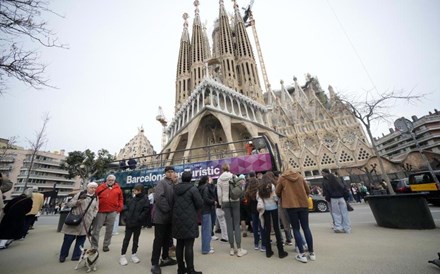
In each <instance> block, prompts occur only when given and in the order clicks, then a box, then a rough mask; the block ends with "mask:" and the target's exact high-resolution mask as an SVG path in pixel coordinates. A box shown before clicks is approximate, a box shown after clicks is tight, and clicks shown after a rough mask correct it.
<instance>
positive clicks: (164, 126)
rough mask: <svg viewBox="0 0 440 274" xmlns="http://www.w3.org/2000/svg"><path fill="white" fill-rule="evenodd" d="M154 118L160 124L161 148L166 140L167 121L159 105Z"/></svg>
mask: <svg viewBox="0 0 440 274" xmlns="http://www.w3.org/2000/svg"><path fill="white" fill-rule="evenodd" d="M156 120H157V121H159V123H160V124H161V125H162V140H161V146H162V148H164V147H165V144H166V142H167V125H168V121H167V118H166V117H165V115H164V114H163V110H162V107H161V106H159V114H158V115H157V116H156Z"/></svg>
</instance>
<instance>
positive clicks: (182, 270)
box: [177, 268, 187, 274]
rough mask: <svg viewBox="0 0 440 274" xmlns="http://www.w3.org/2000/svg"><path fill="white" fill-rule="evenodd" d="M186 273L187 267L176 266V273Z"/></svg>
mask: <svg viewBox="0 0 440 274" xmlns="http://www.w3.org/2000/svg"><path fill="white" fill-rule="evenodd" d="M186 273H187V269H186V268H178V269H177V274H186Z"/></svg>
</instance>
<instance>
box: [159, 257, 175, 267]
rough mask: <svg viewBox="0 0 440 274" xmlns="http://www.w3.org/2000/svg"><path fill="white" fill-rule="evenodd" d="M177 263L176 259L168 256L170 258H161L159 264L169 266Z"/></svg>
mask: <svg viewBox="0 0 440 274" xmlns="http://www.w3.org/2000/svg"><path fill="white" fill-rule="evenodd" d="M176 264H177V261H176V260H174V259H172V258H170V257H168V258H166V259H164V260H160V264H159V266H168V265H176Z"/></svg>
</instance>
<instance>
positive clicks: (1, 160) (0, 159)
mask: <svg viewBox="0 0 440 274" xmlns="http://www.w3.org/2000/svg"><path fill="white" fill-rule="evenodd" d="M14 162H15V159H14V158H13V157H8V156H6V157H0V163H14Z"/></svg>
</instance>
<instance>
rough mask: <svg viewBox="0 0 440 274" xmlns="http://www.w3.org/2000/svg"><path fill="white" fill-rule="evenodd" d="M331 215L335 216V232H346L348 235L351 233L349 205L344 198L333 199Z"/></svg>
mask: <svg viewBox="0 0 440 274" xmlns="http://www.w3.org/2000/svg"><path fill="white" fill-rule="evenodd" d="M331 204H332V207H331V214H332V216H333V220H334V224H335V227H334V229H335V230H344V231H345V232H346V233H350V232H351V222H350V218H349V217H348V210H347V204H346V202H345V200H344V198H331Z"/></svg>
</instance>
